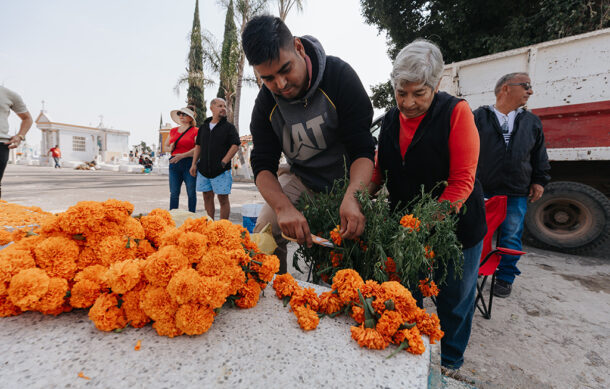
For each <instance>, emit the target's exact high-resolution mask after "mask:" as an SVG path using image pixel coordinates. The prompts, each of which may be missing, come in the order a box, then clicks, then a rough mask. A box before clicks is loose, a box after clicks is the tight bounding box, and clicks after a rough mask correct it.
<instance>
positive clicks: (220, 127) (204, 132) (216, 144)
mask: <svg viewBox="0 0 610 389" xmlns="http://www.w3.org/2000/svg"><path fill="white" fill-rule="evenodd" d="M211 121H212V118H211V117H209V118H207V119H205V121H204V122H203V124H202V125H201V127H199V132H197V140H196V141H195V142H196V144H197V145H199V147H201V153H200V154H199V162H197V170H199V173H201V174H202V175H203V176H204V177H207V178H214V177H217V176H218V175H219V174H221V173H224V172H225V170H229V169H231V163H229V164H227V165H225V166H222V163H221V160H222V159H223V158H224V156H225V155H227V152H228V151H229V149H230V148H231V146H233V145H237V146H239V145H240V144H241V143H240V141H239V134H238V133H237V129H236V128H235V126H234V125H233V124H231V123H230V122H228V121H227V118H224V117H223V118H222V119H220V121H219V122H218V123H217V124H216V126H214V129H213V130H210V122H211Z"/></svg>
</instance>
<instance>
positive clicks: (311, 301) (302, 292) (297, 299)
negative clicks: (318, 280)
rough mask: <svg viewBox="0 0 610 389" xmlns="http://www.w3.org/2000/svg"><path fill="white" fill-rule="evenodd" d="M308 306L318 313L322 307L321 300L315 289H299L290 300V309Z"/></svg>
mask: <svg viewBox="0 0 610 389" xmlns="http://www.w3.org/2000/svg"><path fill="white" fill-rule="evenodd" d="M302 306H306V307H308V308H311V309H313V310H314V311H317V310H318V308H319V307H320V298H319V297H318V294H317V293H316V291H315V289H314V288H299V289H297V290H296V291H295V292H294V293H293V294H292V298H291V299H290V307H292V309H293V310H294V308H295V307H302Z"/></svg>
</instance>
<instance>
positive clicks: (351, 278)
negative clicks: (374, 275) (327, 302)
mask: <svg viewBox="0 0 610 389" xmlns="http://www.w3.org/2000/svg"><path fill="white" fill-rule="evenodd" d="M362 285H364V281H363V280H362V277H360V274H358V272H357V271H355V270H352V269H342V270H339V271H338V272H337V273H336V274H335V277H334V278H333V285H332V288H333V290H336V291H337V292H338V293H339V297H340V298H341V300H343V303H347V302H350V301H351V302H357V301H359V297H358V289H359V288H361V287H362Z"/></svg>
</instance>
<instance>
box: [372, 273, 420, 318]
mask: <svg viewBox="0 0 610 389" xmlns="http://www.w3.org/2000/svg"><path fill="white" fill-rule="evenodd" d="M381 287H382V288H383V290H384V291H385V293H386V294H385V296H386V298H385V299H386V300H387V299H391V300H392V301H393V302H394V306H395V310H396V311H398V312H400V313H401V314H402V315H403V316H404V317H407V315H408V314H409V312H411V311H413V310H415V309H417V302H416V301H415V299H414V298H413V296H412V295H411V292H409V290H408V289H407V288H405V287H404V286H403V285H401V284H400V283H399V282H397V281H387V282H384V283H383V284H381ZM384 301H385V300H384ZM373 303H374V302H373Z"/></svg>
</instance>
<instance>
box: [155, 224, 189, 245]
mask: <svg viewBox="0 0 610 389" xmlns="http://www.w3.org/2000/svg"><path fill="white" fill-rule="evenodd" d="M183 233H184V231H181V230H179V229H177V228H167V229H166V230H165V231H164V232H163V234H162V235H161V237H160V238H159V247H162V246H178V239H180V236H182V234H183Z"/></svg>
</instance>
